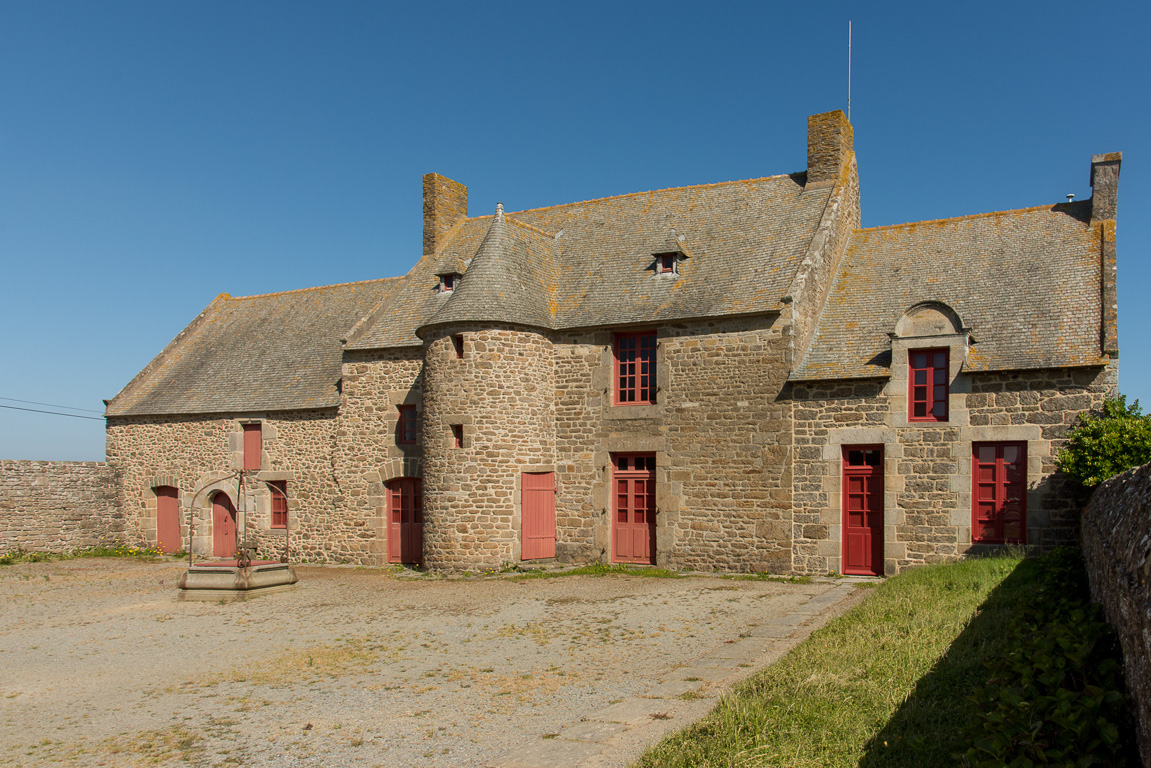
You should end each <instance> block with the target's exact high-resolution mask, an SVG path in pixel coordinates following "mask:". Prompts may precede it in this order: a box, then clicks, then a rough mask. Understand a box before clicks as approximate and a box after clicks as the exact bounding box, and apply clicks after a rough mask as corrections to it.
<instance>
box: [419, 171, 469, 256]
mask: <svg viewBox="0 0 1151 768" xmlns="http://www.w3.org/2000/svg"><path fill="white" fill-rule="evenodd" d="M467 217H468V188H467V187H465V186H464V185H463V184H460V183H459V182H458V181H452V180H451V179H449V178H448V177H447V176H441V175H439V174H438V173H425V174H424V253H435V252H436V251H437V250H439V249H440V247H441V246H443V244H444V242H445V241H446V239H447V234H448V232H449V231H451V229H452V227H454V226H455V225H456V224H457V223H459V222H460V221H463V220H464V219H466V218H467Z"/></svg>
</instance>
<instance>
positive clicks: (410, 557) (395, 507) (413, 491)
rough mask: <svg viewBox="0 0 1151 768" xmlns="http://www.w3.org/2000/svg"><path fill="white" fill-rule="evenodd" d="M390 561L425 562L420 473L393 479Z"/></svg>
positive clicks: (389, 508) (389, 483)
mask: <svg viewBox="0 0 1151 768" xmlns="http://www.w3.org/2000/svg"><path fill="white" fill-rule="evenodd" d="M387 489H388V526H387V527H388V562H389V563H406V564H408V565H420V564H422V563H423V562H424V495H423V483H422V481H421V480H420V478H418V477H397V478H396V479H395V480H389V481H388V483H387Z"/></svg>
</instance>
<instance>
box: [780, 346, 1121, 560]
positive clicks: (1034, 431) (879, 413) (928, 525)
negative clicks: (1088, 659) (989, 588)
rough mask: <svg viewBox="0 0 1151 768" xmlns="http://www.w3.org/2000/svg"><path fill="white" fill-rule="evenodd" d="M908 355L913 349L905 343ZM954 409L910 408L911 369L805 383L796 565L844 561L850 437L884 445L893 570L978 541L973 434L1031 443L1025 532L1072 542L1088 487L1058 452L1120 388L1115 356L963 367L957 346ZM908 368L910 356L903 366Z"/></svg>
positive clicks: (798, 405)
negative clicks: (1033, 366) (1060, 463)
mask: <svg viewBox="0 0 1151 768" xmlns="http://www.w3.org/2000/svg"><path fill="white" fill-rule="evenodd" d="M904 355H906V352H904ZM951 361H952V375H953V378H952V380H951V386H950V392H949V398H948V399H949V406H950V408H949V419H948V421H947V422H946V423H935V422H912V421H908V419H907V380H906V376H905V375H904V376H902V377H900V376H898V375H897V376H893V377H892V379H891V380H879V379H876V380H866V381H846V382H834V383H804V384H797V385H795V386H794V388H793V390H792V393H791V394H792V397H793V398H794V402H795V413H794V424H795V456H796V458H795V496H794V507H795V511H794V516H795V521H794V527H793V535H794V537H795V552H796V556H795V570H796V571H797V572H802V573H820V572H828V571H835V572H838V571H840V570H842V554H843V553H842V544H841V531H842V526H843V509H842V493H843V489H842V466H843V447H844V446H848V445H880V446H882V448H883V472H884V501H883V507H884V508H883V513H884V545H883V552H884V572H885V573H888V574H892V573H895V572H896V571H898V570H899V569H900V568H903V567H906V566H909V565H917V564H922V563H930V562H936V561H939V560H944V559H951V558H954V557H956V556H958V555H962V554H965V553H967V552H970V551H972V549H973V548H976V547H977V546H978V544H977V543H973V542H972V536H971V529H972V499H971V488H972V478H971V452H972V443H974V442H985V441H1008V440H1010V441H1025V442H1026V444H1027V488H1028V490H1027V524H1026V536H1027V542H1026V543H1027V544H1028V545H1032V546H1035V547H1036V548H1038V549H1043V550H1045V549H1050V548H1053V547H1055V546H1058V545H1061V544H1073V543H1074V542H1075V538H1076V533H1075V530H1076V525H1077V520H1078V510H1079V499H1078V497H1077V495H1076V494H1075V493H1074V492H1073V489H1071V488H1069V487H1068V486H1067V485H1066V483H1065V481H1064V480H1063V478H1062V477H1061V476H1059V475H1058V474H1057V472H1056V466H1055V459H1056V456H1057V454H1058V452H1059V449H1060V448H1061V447H1062V445H1063V443H1064V441H1065V439H1066V435H1067V431H1068V429H1069V428H1070V427H1072V426H1074V424H1075V421H1076V419H1077V417H1078V415H1079V414H1080V413H1081V412H1082V411H1085V410H1091V409H1093V408H1098V407H1099V406H1100V405H1101V404H1102V402H1103V400H1104V398H1105V397H1107V396H1108V395H1114V394H1115V386H1116V381H1115V367H1114V366H1113V365H1112V366H1107V367H1104V368H1083V369H1062V370H1054V371H1021V372H1012V373H979V374H965V373H963V372H962V370H961V369H960V366H959V365H958V364H957V362H956V356H955V355H952V358H951ZM900 367H902V368H904V369H905V368H906V360H904V361H903V365H902V366H896V368H900Z"/></svg>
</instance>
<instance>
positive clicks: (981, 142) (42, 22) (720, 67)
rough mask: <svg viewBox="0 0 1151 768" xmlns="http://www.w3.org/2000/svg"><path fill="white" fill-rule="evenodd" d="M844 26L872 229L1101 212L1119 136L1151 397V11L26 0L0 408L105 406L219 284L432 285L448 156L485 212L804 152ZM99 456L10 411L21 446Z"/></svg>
mask: <svg viewBox="0 0 1151 768" xmlns="http://www.w3.org/2000/svg"><path fill="white" fill-rule="evenodd" d="M848 19H851V20H852V22H853V32H854V34H853V53H854V57H853V87H852V115H851V117H852V122H853V123H854V125H855V137H856V150H857V153H858V158H859V167H860V177H861V186H862V195H863V221H864V226H876V225H881V224H891V223H899V222H904V221H914V220H921V219H934V218H943V217H948V216H956V215H963V214H969V213H979V212H984V211H992V210H1004V209H1011V208H1021V207H1026V206H1031V205H1040V204H1046V203H1056V202H1061V201H1062V200H1064V198H1065V195H1066V194H1068V193H1074V194H1075V195H1076V197H1077V198H1079V199H1082V198H1085V197H1087V196H1088V195H1089V194H1090V187H1089V185H1088V171H1089V163H1090V157H1091V155H1092V154H1093V153H1100V152H1110V151H1115V150H1121V151H1123V153H1124V161H1123V170H1122V176H1121V178H1120V189H1119V227H1118V233H1119V234H1118V236H1119V251H1118V252H1119V270H1120V272H1119V281H1120V291H1119V296H1120V347H1121V350H1122V352H1121V365H1120V388H1121V390H1122V391H1123V392H1125V393H1127V394H1128V395H1129V396H1130V397H1137V398H1140V399H1142V400H1143V401H1144V403H1145V404H1146V405H1148V406H1151V384H1149V383H1148V376H1149V374H1151V370H1149V365H1148V362H1147V361H1148V352H1149V350H1151V341H1148V340H1147V339H1146V338H1145V336H1146V334H1145V330H1146V329H1147V328H1148V320H1149V318H1151V302H1148V301H1147V300H1146V299H1145V298H1144V295H1145V294H1144V292H1145V291H1147V289H1148V287H1149V286H1151V279H1149V278H1151V265H1149V263H1148V262H1149V257H1151V254H1149V253H1148V250H1149V245H1151V221H1149V220H1148V216H1147V211H1148V210H1149V204H1151V181H1149V178H1151V171H1149V169H1148V164H1147V157H1148V150H1149V149H1151V98H1149V97H1151V87H1149V86H1151V82H1149V80H1151V46H1148V45H1147V43H1146V30H1147V29H1148V28H1149V27H1151V4H1149V3H1146V2H1143V3H1125V4H1114V3H1106V2H1101V3H1095V4H1085V3H1058V2H1047V3H1043V4H1035V3H1002V2H1000V3H994V4H990V3H988V4H981V3H966V4H960V5H955V4H931V3H915V4H907V5H878V4H870V3H869V4H852V3H835V2H826V3H819V4H810V3H787V4H782V3H781V4H775V3H764V2H757V3H730V4H728V3H716V4H703V3H676V2H660V3H626V2H624V3H621V2H615V3H598V2H585V3H580V4H564V5H562V6H561V5H558V4H557V5H555V6H548V5H544V4H539V3H523V4H520V3H514V2H502V3H485V4H479V3H477V4H456V3H450V2H439V3H434V4H431V3H425V4H419V3H402V4H401V3H396V4H383V3H377V2H364V3H353V2H330V3H317V2H284V1H278V2H270V0H269V1H268V2H226V3H225V2H216V1H201V2H197V3H156V2H152V1H149V2H119V1H118V0H102V2H99V3H91V2H63V1H61V2H39V1H32V0H29V1H28V2H18V1H16V0H13V1H12V2H7V3H4V4H3V5H2V6H0V275H2V276H3V277H2V286H3V287H2V290H0V296H2V300H0V329H2V334H0V397H2V398H7V399H4V400H0V404H3V405H8V406H18V407H28V408H40V407H42V406H37V405H31V404H26V403H20V402H17V401H18V400H26V401H36V402H42V403H52V404H62V405H66V406H71V407H74V408H86V409H91V410H93V411H96V412H99V411H100V410H101V409H102V407H103V405H102V403H101V399H103V398H110V397H112V396H113V395H115V394H116V392H118V391H119V390H120V388H121V387H123V386H124V385H125V384H126V383H127V382H128V381H129V380H130V379H131V378H132V377H133V376H134V375H135V374H136V373H137V372H138V371H139V370H140V369H141V368H143V367H144V366H145V365H146V364H147V363H148V361H149V360H151V358H152V357H153V356H154V355H156V354H157V353H158V352H159V351H160V350H161V349H162V348H163V347H164V345H165V344H166V343H167V342H168V341H169V340H170V339H172V337H174V336H175V335H176V334H177V333H178V332H179V331H180V329H181V328H183V327H184V325H186V324H187V323H188V322H189V321H190V320H191V319H192V318H193V317H195V315H196V314H198V313H199V312H200V310H202V309H203V308H204V307H205V306H206V305H207V304H208V302H209V301H211V300H212V298H213V297H214V296H215V295H216V294H218V293H220V292H224V291H226V292H228V293H231V294H232V295H248V294H253V293H267V292H271V291H280V290H287V289H292V288H302V287H307V286H314V285H326V284H331V283H338V282H346V281H352V280H363V279H369V278H375V277H385V276H389V275H397V274H402V273H404V272H406V271H407V269H408V267H409V266H410V265H411V264H412V263H413V262H414V261H415V259H416V258H418V256H419V253H420V250H421V200H420V178H421V175H422V174H424V173H427V172H429V171H436V172H439V173H442V174H444V175H447V176H450V177H451V178H454V179H456V180H458V181H460V182H463V183H464V184H467V185H468V188H469V200H470V205H471V212H472V213H473V214H482V213H487V212H490V211H492V210H494V209H495V204H496V202H497V201H502V202H503V203H504V205H505V207H506V208H507V209H508V210H517V209H522V208H534V207H538V206H544V205H551V204H555V203H564V202H571V201H575V200H583V199H590V198H596V197H604V196H607V195H614V194H621V193H626V192H633V191H637V190H644V189H659V188H664V187H671V186H683V185H687V184H698V183H706V182H714V181H724V180H729V179H740V178H753V177H757V176H765V175H771V174H777V173H787V172H791V171H799V170H803V168H804V166H805V165H806V118H807V116H808V115H810V114H814V113H817V112H824V111H827V110H830V109H836V108H845V107H846V103H847V22H848ZM1005 311H1010V308H1005ZM78 413H83V412H78ZM88 415H98V413H88ZM103 455H104V439H103V425H102V421H100V420H83V419H74V418H65V417H61V416H52V415H45V414H35V413H28V412H24V411H16V410H11V409H8V408H3V409H0V458H28V459H84V460H96V459H102V458H103Z"/></svg>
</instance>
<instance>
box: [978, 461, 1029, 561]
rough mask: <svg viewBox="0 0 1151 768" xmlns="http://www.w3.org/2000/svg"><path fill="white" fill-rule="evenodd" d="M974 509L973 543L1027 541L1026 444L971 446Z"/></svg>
mask: <svg viewBox="0 0 1151 768" xmlns="http://www.w3.org/2000/svg"><path fill="white" fill-rule="evenodd" d="M971 507H972V509H971V539H972V541H976V542H981V543H1001V542H1024V541H1026V536H1027V443H1024V442H1010V443H1006V442H1005V443H974V444H973V445H972V446H971Z"/></svg>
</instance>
